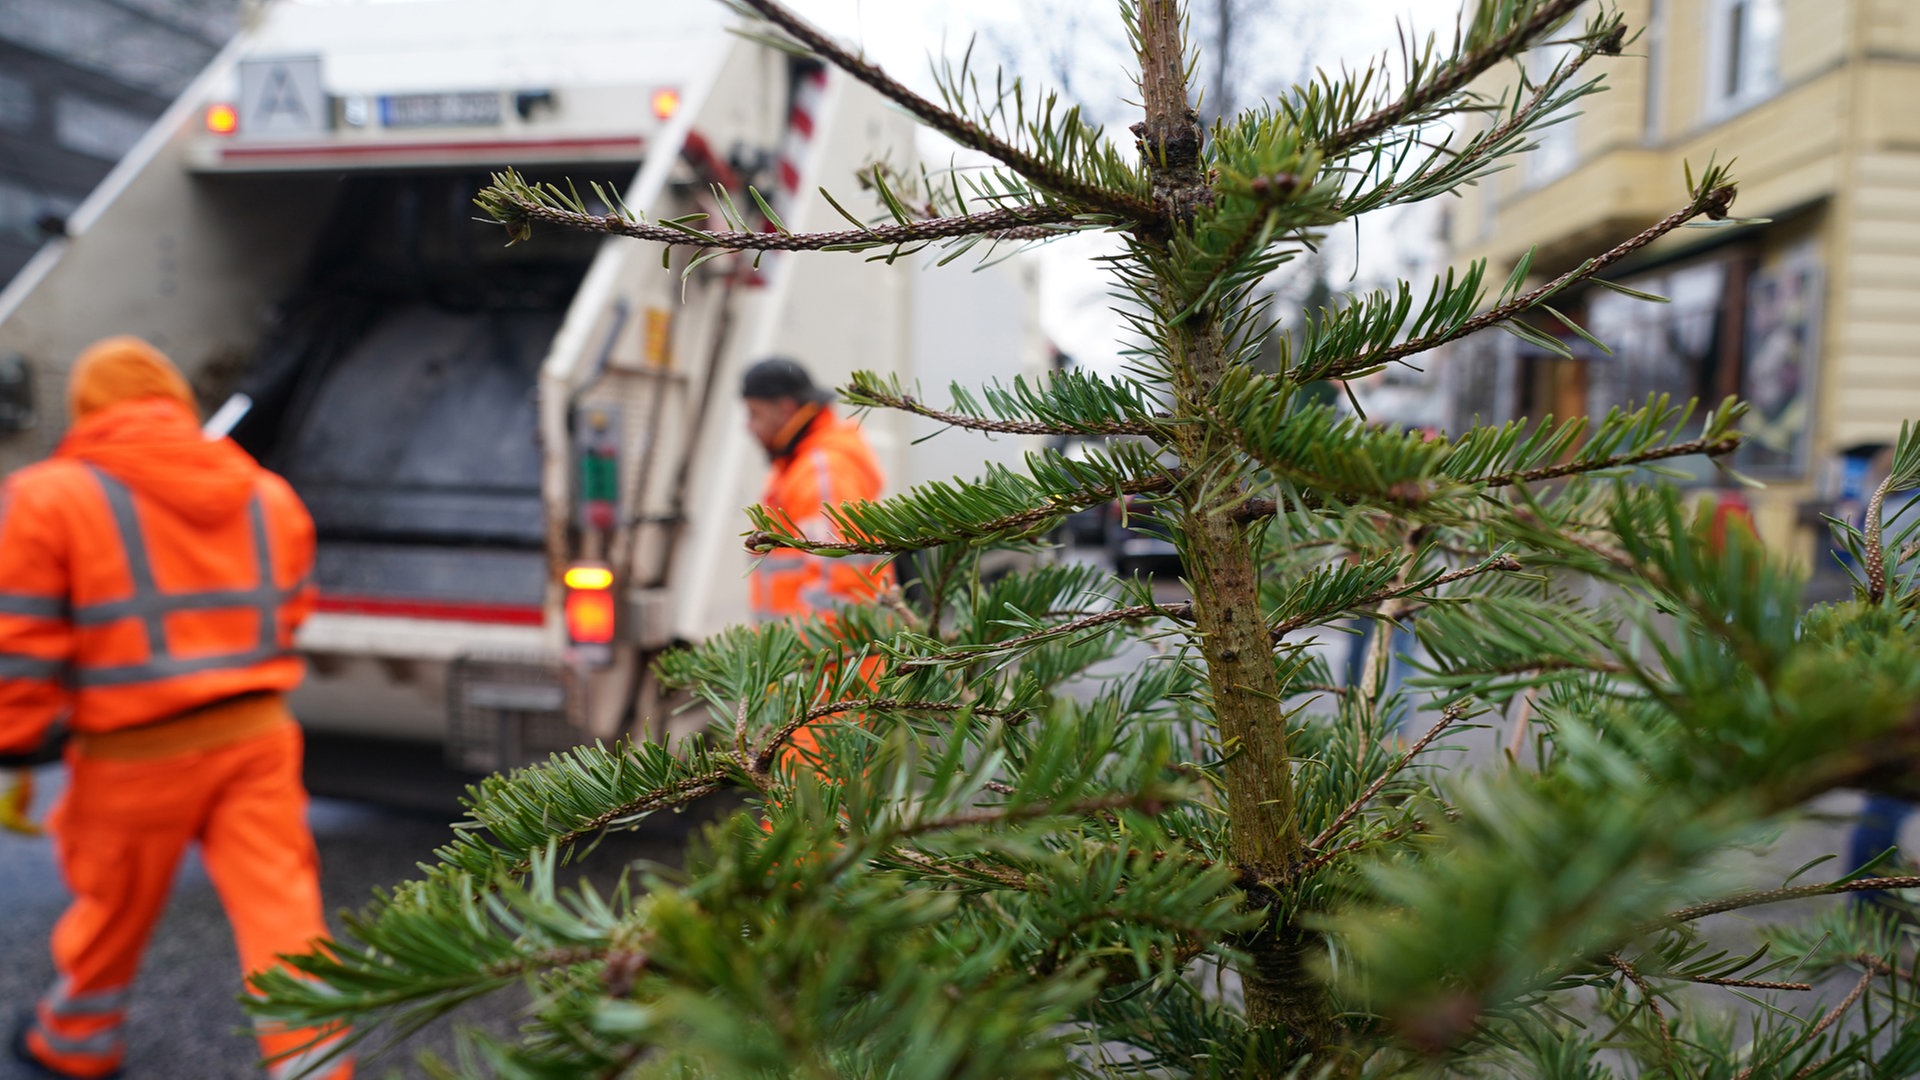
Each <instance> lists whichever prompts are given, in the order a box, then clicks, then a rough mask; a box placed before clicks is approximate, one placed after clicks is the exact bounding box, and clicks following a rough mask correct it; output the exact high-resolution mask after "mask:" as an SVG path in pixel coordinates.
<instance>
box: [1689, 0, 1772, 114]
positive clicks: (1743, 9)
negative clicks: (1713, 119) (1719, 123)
mask: <svg viewBox="0 0 1920 1080" xmlns="http://www.w3.org/2000/svg"><path fill="white" fill-rule="evenodd" d="M1780 3H1781V0H1712V2H1711V3H1710V4H1709V5H1708V18H1709V19H1711V20H1712V21H1711V23H1710V25H1709V26H1708V27H1707V47H1708V50H1709V52H1708V55H1707V105H1708V112H1709V113H1710V114H1712V115H1715V116H1724V115H1726V114H1728V113H1732V112H1737V111H1739V110H1740V109H1744V108H1746V107H1747V106H1749V105H1752V104H1753V103H1754V102H1757V101H1762V100H1765V99H1766V98H1768V97H1770V96H1772V94H1773V92H1774V91H1775V90H1778V89H1779V88H1780V25H1781V14H1780Z"/></svg>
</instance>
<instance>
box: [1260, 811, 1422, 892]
mask: <svg viewBox="0 0 1920 1080" xmlns="http://www.w3.org/2000/svg"><path fill="white" fill-rule="evenodd" d="M1429 828H1431V826H1429V825H1428V824H1427V823H1426V822H1424V821H1418V820H1416V821H1409V822H1407V823H1406V824H1405V825H1395V826H1394V827H1393V828H1391V829H1387V830H1386V831H1384V832H1381V833H1379V834H1377V835H1375V836H1363V837H1361V838H1360V839H1358V840H1349V841H1348V842H1346V843H1344V844H1341V845H1340V846H1339V847H1337V848H1333V849H1331V850H1329V851H1323V852H1321V853H1320V854H1318V855H1315V856H1314V857H1313V858H1311V859H1308V860H1307V861H1305V862H1303V863H1301V864H1300V865H1298V866H1296V867H1294V868H1293V869H1292V870H1291V871H1290V872H1289V873H1288V875H1287V879H1288V880H1289V881H1297V880H1299V879H1300V878H1303V877H1305V876H1307V875H1308V874H1311V873H1313V872H1314V871H1315V870H1318V869H1320V868H1321V867H1323V866H1326V865H1327V864H1329V863H1331V862H1333V861H1334V860H1335V859H1338V858H1340V857H1341V856H1342V855H1351V854H1353V853H1354V852H1356V851H1359V850H1360V849H1361V848H1364V847H1370V846H1372V845H1374V844H1385V843H1390V842H1392V841H1394V840H1398V839H1400V838H1401V837H1403V836H1411V835H1412V834H1414V833H1422V832H1426V831H1427V830H1428V829H1429Z"/></svg>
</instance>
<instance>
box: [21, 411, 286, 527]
mask: <svg viewBox="0 0 1920 1080" xmlns="http://www.w3.org/2000/svg"><path fill="white" fill-rule="evenodd" d="M54 455H55V456H56V457H64V458H77V459H79V460H81V461H85V462H87V463H89V464H92V465H97V466H99V467H100V468H102V469H105V470H106V471H107V472H110V473H112V474H113V475H114V476H115V477H117V478H118V479H119V480H120V481H121V482H122V483H124V484H126V485H127V486H128V487H130V488H132V489H133V490H135V491H137V492H139V493H140V494H141V495H144V496H145V497H147V498H149V499H152V500H153V501H154V502H157V503H160V504H161V505H163V506H166V507H167V508H169V509H171V510H173V511H174V512H175V513H177V514H179V515H180V516H182V517H184V518H186V519H187V520H188V521H192V522H195V523H198V524H213V523H215V522H220V521H226V520H228V519H230V518H232V517H233V515H235V514H238V513H240V512H241V510H242V509H244V508H245V506H246V505H247V501H248V500H249V499H251V498H252V497H253V490H254V480H255V478H256V477H257V476H258V474H259V469H260V466H259V465H258V464H256V463H255V462H254V460H253V458H252V457H250V456H248V454H247V452H246V451H245V450H242V449H240V448H239V447H238V446H236V445H234V442H233V440H231V439H207V438H205V437H204V436H202V435H201V434H200V424H199V421H198V419H197V418H196V417H195V415H194V413H193V410H192V407H191V406H189V405H186V404H184V403H182V402H180V401H177V400H174V399H173V398H170V397H144V398H140V399H138V400H135V401H123V402H120V403H119V404H115V405H108V406H106V407H104V408H101V409H98V410H95V411H93V412H91V413H89V414H88V415H86V416H84V417H82V418H81V419H80V420H79V421H78V422H77V423H75V424H74V425H73V427H72V429H71V430H69V431H68V432H67V437H66V438H65V439H63V440H61V442H60V448H59V449H58V450H56V451H54Z"/></svg>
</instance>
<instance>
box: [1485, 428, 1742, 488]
mask: <svg viewBox="0 0 1920 1080" xmlns="http://www.w3.org/2000/svg"><path fill="white" fill-rule="evenodd" d="M1740 442H1741V436H1739V435H1723V436H1721V437H1720V438H1718V439H1694V440H1692V441H1691V442H1683V443H1675V444H1673V445H1672V446H1666V447H1662V448H1660V449H1658V450H1649V451H1647V452H1645V453H1641V454H1615V455H1614V456H1612V457H1608V458H1602V459H1601V460H1599V461H1575V462H1570V463H1568V464H1565V465H1547V466H1543V467H1541V468H1538V469H1525V470H1521V471H1517V472H1506V473H1495V474H1494V475H1492V476H1489V477H1485V478H1484V479H1481V480H1478V481H1475V482H1476V483H1480V484H1485V485H1486V486H1487V487H1490V488H1497V487H1506V486H1507V485H1509V484H1524V483H1531V482H1532V481H1535V480H1555V479H1558V478H1560V477H1562V476H1572V475H1574V474H1576V473H1589V472H1599V471H1600V470H1602V469H1615V468H1619V467H1620V466H1622V465H1639V464H1642V463H1644V462H1648V461H1660V460H1663V459H1665V458H1675V457H1685V456H1687V455H1688V454H1705V455H1706V456H1708V457H1721V456H1723V455H1726V454H1731V453H1733V452H1734V451H1735V450H1738V449H1739V448H1740Z"/></svg>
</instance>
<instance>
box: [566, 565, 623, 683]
mask: <svg viewBox="0 0 1920 1080" xmlns="http://www.w3.org/2000/svg"><path fill="white" fill-rule="evenodd" d="M561 581H562V583H563V584H565V585H566V588H567V599H566V622H567V653H568V656H569V658H570V659H572V660H573V662H574V663H575V664H577V665H579V666H581V667H596V668H598V667H605V666H607V665H608V664H609V663H611V662H612V660H613V628H614V621H615V620H614V590H613V570H612V569H611V568H610V567H608V566H607V565H606V564H604V563H588V562H583V563H575V564H573V565H572V566H569V567H567V572H566V575H565V576H564V577H562V578H561Z"/></svg>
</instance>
